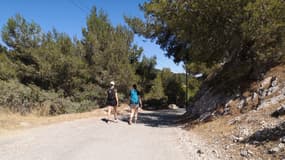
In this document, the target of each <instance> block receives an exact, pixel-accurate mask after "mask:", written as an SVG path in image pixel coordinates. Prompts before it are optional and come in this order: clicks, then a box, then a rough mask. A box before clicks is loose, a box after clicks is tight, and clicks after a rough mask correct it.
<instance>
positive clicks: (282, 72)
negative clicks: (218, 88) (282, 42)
mask: <svg viewBox="0 0 285 160" xmlns="http://www.w3.org/2000/svg"><path fill="white" fill-rule="evenodd" d="M202 91H203V92H200V93H199V94H200V95H198V97H197V98H198V99H197V101H196V102H195V103H193V104H192V105H191V106H189V108H188V111H189V112H188V113H187V114H186V116H187V118H188V119H189V118H190V119H191V122H189V123H188V125H187V128H192V130H193V131H196V132H199V134H201V135H202V136H204V137H205V138H206V139H208V140H209V143H212V144H213V145H214V146H217V147H218V148H220V149H221V152H224V154H221V155H223V156H224V155H227V156H226V157H224V159H232V158H233V159H285V66H284V65H281V66H277V67H274V68H272V69H271V70H269V71H268V72H267V73H266V74H265V75H264V78H263V79H262V80H261V81H255V82H252V83H251V84H250V86H249V88H248V89H247V90H245V91H243V92H242V93H236V94H235V95H232V94H228V95H227V94H225V93H220V94H218V93H217V92H215V90H214V89H213V88H202ZM201 122H208V123H201ZM193 124H198V125H193ZM209 133H210V134H209ZM223 156H222V157H223Z"/></svg>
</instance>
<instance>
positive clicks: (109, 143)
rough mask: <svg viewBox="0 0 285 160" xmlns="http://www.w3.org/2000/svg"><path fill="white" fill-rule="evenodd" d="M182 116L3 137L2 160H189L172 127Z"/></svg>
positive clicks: (67, 125) (157, 115)
mask: <svg viewBox="0 0 285 160" xmlns="http://www.w3.org/2000/svg"><path fill="white" fill-rule="evenodd" d="M182 113H183V110H172V111H170V110H164V111H159V112H152V111H143V112H142V113H140V120H139V122H138V124H135V125H131V126H130V125H128V124H127V123H126V120H127V117H126V116H121V117H120V121H119V122H118V123H109V124H107V123H105V122H104V121H103V120H102V119H100V118H91V119H83V120H76V121H71V122H64V123H58V124H53V125H49V126H42V127H39V128H33V129H30V130H27V131H24V132H22V133H20V134H17V135H13V136H8V137H1V138H0V160H132V159H133V160H174V159H175V160H186V159H187V160H189V153H187V152H186V151H185V146H183V145H182V144H181V143H180V141H179V136H178V135H181V132H183V131H182V130H181V129H179V128H178V127H176V126H172V125H171V122H172V121H173V120H174V119H175V118H176V117H177V115H179V114H182ZM192 158H193V157H192ZM192 158H191V159H192Z"/></svg>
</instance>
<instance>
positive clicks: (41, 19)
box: [0, 0, 184, 73]
mask: <svg viewBox="0 0 285 160" xmlns="http://www.w3.org/2000/svg"><path fill="white" fill-rule="evenodd" d="M145 1H146V0H2V1H1V5H0V13H1V16H0V27H1V29H2V27H3V25H4V24H5V23H6V22H7V20H8V18H10V17H12V16H14V15H15V14H16V13H20V14H21V15H22V16H23V17H24V18H25V19H27V20H28V21H34V22H36V23H37V24H39V25H40V26H41V28H42V29H43V30H44V32H46V31H49V30H51V29H52V28H56V29H57V30H58V31H60V32H65V33H67V34H69V35H70V36H72V37H73V36H77V37H78V38H81V36H82V34H81V29H82V28H83V27H85V25H86V17H87V15H88V14H89V12H90V9H91V8H92V6H96V7H97V9H103V10H104V11H105V12H106V13H107V14H108V17H109V19H110V22H111V23H112V24H113V25H114V26H116V25H118V24H122V25H126V24H125V22H124V19H123V16H124V15H126V16H136V17H140V18H143V12H142V11H140V10H139V7H138V5H139V3H143V2H145ZM134 42H135V43H136V44H138V45H139V46H141V47H143V48H144V55H146V56H147V57H150V56H154V55H155V56H156V57H157V66H156V68H159V69H161V68H170V69H171V70H172V71H173V72H175V73H179V72H180V73H181V72H184V69H183V67H182V64H180V65H177V64H175V63H173V61H172V60H171V59H169V58H167V57H165V56H164V52H163V51H162V50H161V49H160V48H159V46H158V45H156V44H154V43H152V42H150V41H149V40H147V41H145V39H144V38H142V37H138V36H136V37H135V40H134Z"/></svg>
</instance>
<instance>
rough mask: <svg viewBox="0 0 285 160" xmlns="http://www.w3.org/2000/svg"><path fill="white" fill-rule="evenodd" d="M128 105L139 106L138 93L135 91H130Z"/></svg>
mask: <svg viewBox="0 0 285 160" xmlns="http://www.w3.org/2000/svg"><path fill="white" fill-rule="evenodd" d="M130 103H131V104H139V95H138V91H137V90H135V89H131V91H130Z"/></svg>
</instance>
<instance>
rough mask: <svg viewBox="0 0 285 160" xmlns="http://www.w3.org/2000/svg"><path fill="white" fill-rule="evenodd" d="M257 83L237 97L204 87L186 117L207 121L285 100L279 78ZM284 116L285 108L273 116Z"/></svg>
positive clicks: (283, 83) (284, 88)
mask: <svg viewBox="0 0 285 160" xmlns="http://www.w3.org/2000/svg"><path fill="white" fill-rule="evenodd" d="M256 83H257V85H256V86H255V87H254V88H249V89H248V91H246V92H244V93H242V94H235V95H234V94H232V95H229V94H227V93H225V92H221V91H220V92H217V91H216V90H215V89H214V88H211V87H208V86H207V85H204V86H202V87H201V89H200V91H199V92H198V94H197V95H196V101H195V102H193V103H192V104H191V105H189V106H188V107H187V113H186V115H187V116H188V117H189V118H190V119H192V120H198V121H201V120H202V121H204V120H205V121H207V120H208V119H210V117H213V116H215V115H216V114H219V115H227V114H231V113H245V112H248V111H251V110H254V109H261V108H264V107H266V106H270V105H275V104H279V103H280V102H282V101H283V100H285V87H284V86H285V82H279V80H278V78H277V77H274V76H269V77H266V78H265V79H264V80H262V81H261V82H256ZM284 106H285V105H284ZM277 112H278V113H277ZM283 114H285V107H283V108H280V110H279V111H276V113H274V114H273V115H272V116H279V115H283ZM205 117H206V118H205Z"/></svg>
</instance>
